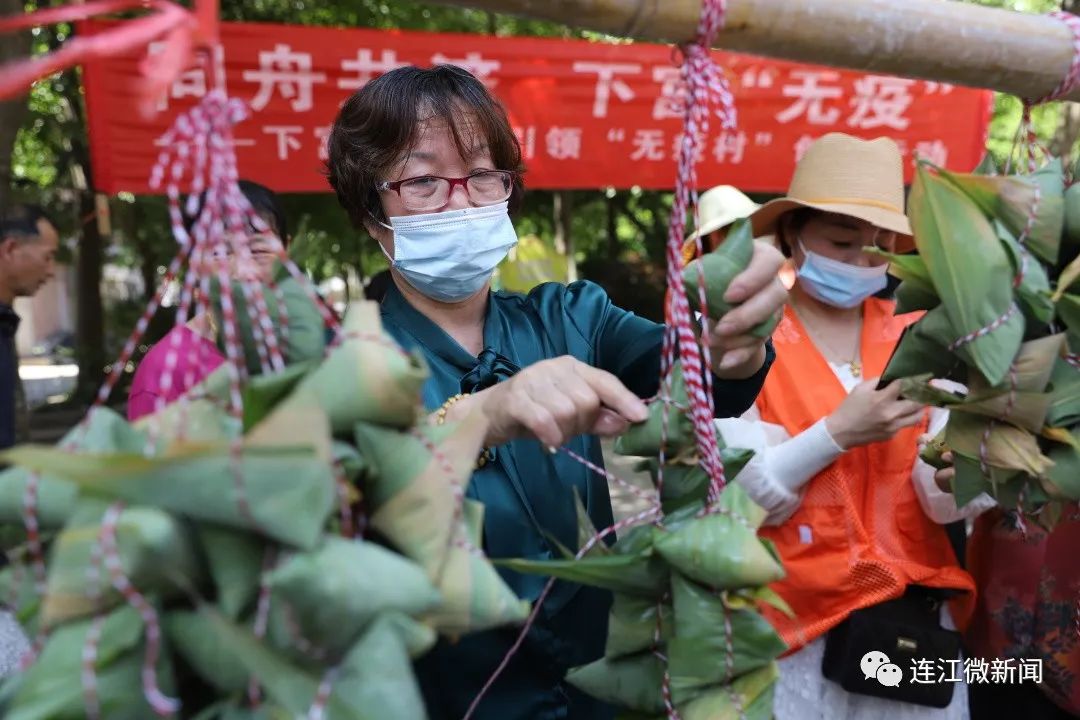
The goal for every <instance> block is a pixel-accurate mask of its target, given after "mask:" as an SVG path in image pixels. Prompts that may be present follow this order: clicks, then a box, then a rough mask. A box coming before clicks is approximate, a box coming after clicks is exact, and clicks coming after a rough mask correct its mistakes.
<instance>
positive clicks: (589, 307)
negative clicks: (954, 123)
mask: <svg viewBox="0 0 1080 720" xmlns="http://www.w3.org/2000/svg"><path fill="white" fill-rule="evenodd" d="M328 174H329V179H330V184H331V185H332V186H333V188H334V190H335V191H336V192H337V196H338V199H339V201H340V202H341V204H342V206H343V207H344V208H345V210H346V211H347V212H348V213H349V216H350V218H351V220H352V222H353V224H354V225H355V226H356V227H357V228H364V229H366V230H367V231H368V232H369V233H370V234H371V235H372V236H373V237H374V238H375V239H376V240H378V242H379V244H380V246H381V247H382V249H383V252H384V253H385V254H386V255H387V257H388V258H390V260H391V261H392V269H391V274H392V280H393V282H391V283H390V284H389V286H388V288H387V291H386V294H385V296H384V297H383V300H382V319H383V323H384V324H385V327H386V329H387V330H388V331H389V332H390V333H391V334H392V335H393V336H394V337H395V338H396V339H397V340H398V341H399V342H400V343H401V344H402V345H404V346H406V347H417V346H419V347H420V348H421V350H422V351H423V353H424V355H425V357H426V359H427V361H428V363H429V365H430V367H431V379H430V380H429V381H428V383H427V385H426V387H425V388H424V401H425V403H426V405H427V407H428V408H429V409H430V410H431V411H432V412H436V413H438V415H439V416H440V417H444V418H449V419H454V418H457V417H461V416H462V415H464V414H465V413H468V412H469V411H470V410H471V409H476V408H478V407H479V408H482V410H483V412H484V415H485V416H486V418H487V420H488V423H489V429H488V435H487V442H486V443H485V446H486V447H488V448H490V449H489V450H488V451H487V452H486V454H485V456H484V457H483V458H481V460H480V462H479V463H478V468H477V471H476V473H475V474H474V475H473V479H472V482H471V483H470V485H469V487H468V495H469V496H470V497H472V498H475V499H477V500H479V501H480V502H482V503H483V504H484V507H485V516H484V517H485V519H484V549H485V550H486V551H487V553H488V554H489V555H490V556H491V557H493V558H504V557H528V558H549V557H553V556H554V554H555V552H556V551H555V546H554V544H553V542H552V541H553V540H554V541H557V542H559V543H561V544H562V545H563V546H565V547H577V530H576V527H577V523H576V518H575V512H574V505H573V491H574V490H577V492H578V494H579V495H580V497H581V498H582V499H583V500H584V502H585V505H586V507H587V509H588V512H589V514H590V516H591V517H592V521H593V522H594V523H595V525H596V526H597V527H598V528H603V527H607V526H608V525H610V524H611V523H612V513H611V503H610V500H609V498H608V488H607V484H606V481H605V480H604V478H602V477H600V476H599V475H596V474H594V473H592V472H590V471H589V470H588V469H586V468H585V467H584V466H583V465H581V464H579V463H577V462H576V461H574V460H573V459H571V458H570V457H568V456H567V455H566V454H564V453H559V454H552V453H550V452H548V451H547V449H546V448H551V447H562V446H566V447H569V448H570V449H572V450H574V451H575V452H577V453H578V454H580V455H582V456H584V457H586V458H588V459H589V460H591V461H592V462H593V463H595V464H597V465H601V464H602V462H603V460H602V457H601V452H600V442H599V439H598V438H599V437H601V436H612V435H616V434H619V433H620V432H622V431H623V430H624V429H625V428H626V427H627V426H628V424H629V423H632V422H636V421H640V420H642V419H644V418H645V416H646V407H645V404H644V403H643V402H642V400H641V398H648V397H651V396H653V395H655V394H656V392H657V389H658V385H659V374H660V349H661V343H662V338H663V332H664V329H663V326H661V325H658V324H656V323H653V322H650V321H648V320H645V319H643V318H640V317H637V316H635V315H634V314H633V313H629V312H626V311H624V310H621V309H619V308H618V307H615V306H614V305H612V303H611V301H610V300H609V299H608V297H607V295H606V294H605V293H604V291H603V290H601V289H600V288H599V287H598V286H596V285H594V284H592V283H589V282H579V283H574V284H572V285H570V286H564V285H560V284H556V283H549V284H545V285H541V286H540V287H538V288H536V289H535V290H533V291H532V292H531V293H529V295H527V296H521V295H514V294H508V293H501V292H491V290H490V278H491V273H492V271H493V270H494V268H495V266H496V265H497V264H498V263H499V262H500V261H501V260H502V259H503V257H505V255H506V253H507V251H508V250H509V249H510V248H511V247H512V246H513V244H514V243H515V242H516V241H517V238H516V236H515V234H514V229H513V225H512V224H511V222H510V219H509V214H508V208H512V207H514V206H516V205H517V204H518V203H519V202H520V200H521V195H522V190H523V186H522V174H523V167H522V164H521V149H520V147H519V145H518V142H517V140H516V139H515V136H514V133H513V131H512V130H511V127H510V123H509V122H508V120H507V117H506V114H505V112H504V111H503V109H502V107H501V106H500V105H499V103H498V101H496V100H495V99H494V98H493V97H492V96H491V94H490V93H489V92H488V91H487V90H486V89H485V88H484V86H483V85H482V84H481V83H480V82H479V81H477V80H476V79H475V78H474V77H473V76H472V75H470V74H469V73H468V72H466V71H465V70H462V69H461V68H457V67H453V66H446V65H444V66H438V67H435V68H432V69H426V70H422V69H419V68H415V67H405V68H400V69H398V70H394V71H392V72H389V73H387V74H385V75H383V76H381V77H379V78H378V79H376V80H374V81H372V82H370V83H368V84H367V85H366V86H364V87H363V88H362V89H361V90H359V91H357V92H356V93H355V94H354V95H353V96H352V97H351V98H350V99H349V100H348V101H347V102H346V103H345V104H344V105H343V106H342V108H341V111H340V113H339V115H338V117H337V119H336V121H335V123H334V126H333V130H332V132H331V134H330V138H329V163H328ZM781 262H782V258H781V256H780V254H779V252H777V251H776V250H774V249H773V248H771V247H769V246H767V245H765V244H759V245H758V246H757V247H756V248H755V252H754V258H753V261H752V263H751V266H750V267H749V268H748V269H747V270H746V271H745V272H744V273H743V274H742V275H741V276H739V277H738V278H736V280H735V281H734V282H733V283H732V286H731V288H730V289H729V291H728V300H730V301H732V302H741V305H740V306H739V308H738V309H736V310H734V311H732V312H731V313H730V314H729V315H727V316H726V317H725V318H724V320H723V322H721V323H720V324H719V326H718V327H717V328H716V329H715V330H714V331H713V332H712V333H711V334H710V336H709V338H708V340H709V343H710V345H711V347H712V357H713V372H714V373H715V376H716V378H715V380H714V383H713V387H714V392H715V402H716V409H717V414H718V415H719V416H736V415H739V414H740V413H742V412H743V411H744V410H746V409H747V408H748V407H749V406H750V405H751V404H752V403H753V401H754V398H755V397H756V395H757V393H758V390H759V389H760V388H761V384H762V382H763V380H764V378H765V374H766V372H767V371H768V367H769V364H770V362H771V352H772V351H771V345H768V344H767V343H766V342H764V341H763V340H761V339H760V338H755V337H753V336H751V335H749V334H747V332H746V331H747V330H748V329H749V328H751V327H753V326H754V325H756V324H757V323H759V322H760V321H762V320H764V319H766V318H768V317H769V316H770V315H772V314H774V313H776V312H778V311H779V309H780V307H781V305H782V304H783V302H784V299H785V297H786V293H785V291H784V289H783V287H782V286H781V285H780V283H779V282H778V280H777V279H776V276H777V271H778V270H779V268H780V265H781ZM504 577H505V578H506V580H507V582H508V583H509V584H510V585H511V587H513V588H514V590H515V591H516V592H517V593H518V594H519V595H520V596H521V597H523V598H527V599H529V600H534V599H535V598H536V597H537V595H538V594H539V593H540V590H541V588H542V587H543V585H544V583H545V578H539V577H533V576H525V575H519V574H516V573H511V572H505V573H504ZM609 604H610V595H609V594H608V593H606V592H603V591H599V590H595V589H591V588H585V587H582V586H580V585H576V584H572V583H559V584H558V585H556V587H555V589H554V590H553V592H552V593H551V595H549V597H548V599H547V601H546V602H545V603H544V606H543V611H542V613H541V615H540V617H539V619H538V622H537V623H536V625H535V627H534V629H533V630H532V631H531V632H530V634H529V637H528V638H527V640H526V642H525V643H524V645H523V646H522V648H521V649H520V651H519V652H518V653H517V654H516V655H515V657H514V659H513V661H512V662H511V663H510V665H509V666H508V667H507V669H506V671H505V672H503V674H502V675H501V676H500V678H499V680H498V682H497V683H496V684H495V685H494V687H493V688H492V689H491V691H490V692H489V693H488V694H487V695H486V696H485V699H484V701H483V702H482V704H481V705H480V707H479V710H478V712H477V713H476V715H475V717H477V718H484V719H487V718H490V719H492V720H495V719H497V720H516V719H518V718H520V719H521V720H526V719H528V720H538V719H544V718H588V719H590V720H592V719H593V718H606V717H610V716H611V711H610V709H609V708H607V707H606V706H605V705H603V704H602V703H599V702H597V701H594V700H592V699H590V698H587V697H585V696H583V695H582V694H581V693H578V692H577V691H575V690H574V689H573V688H572V687H570V686H568V685H567V684H565V683H564V682H563V676H564V675H565V672H566V670H567V669H568V668H570V667H573V666H575V665H579V664H582V663H587V662H589V661H591V660H594V659H596V658H597V657H599V656H600V655H601V654H602V653H603V647H604V640H605V636H606V627H607V612H608V607H609ZM517 634H518V629H517V628H505V629H500V630H495V631H490V632H484V633H477V634H474V635H470V636H467V637H465V638H463V639H461V640H459V641H457V642H450V641H443V642H441V643H440V644H439V645H438V646H437V647H436V648H435V649H434V650H433V651H432V652H431V653H429V654H428V655H426V656H425V657H424V658H423V659H422V660H421V661H420V662H419V663H418V668H417V672H418V675H419V677H420V682H421V685H422V687H423V691H424V695H425V700H426V702H427V705H428V712H429V714H430V716H431V717H432V718H435V719H441V718H447V719H449V720H457V719H458V718H460V717H461V716H462V715H463V714H464V713H465V711H466V709H467V708H468V706H469V704H470V703H471V702H472V700H473V699H474V698H475V697H476V695H477V693H478V692H479V690H480V688H481V687H482V686H483V684H484V683H485V681H486V680H487V679H488V678H489V677H490V676H491V674H492V673H493V671H494V670H495V668H496V667H497V666H498V665H499V663H500V661H501V660H502V658H503V657H504V655H505V654H506V652H507V651H508V650H509V648H510V646H511V645H512V644H513V642H514V640H515V639H516V636H517Z"/></svg>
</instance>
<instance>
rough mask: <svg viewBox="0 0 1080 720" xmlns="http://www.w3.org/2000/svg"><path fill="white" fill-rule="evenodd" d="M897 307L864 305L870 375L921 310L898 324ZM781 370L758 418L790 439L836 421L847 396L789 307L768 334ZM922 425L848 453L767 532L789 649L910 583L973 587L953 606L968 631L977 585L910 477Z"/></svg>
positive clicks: (777, 623)
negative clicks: (777, 566) (774, 552)
mask: <svg viewBox="0 0 1080 720" xmlns="http://www.w3.org/2000/svg"><path fill="white" fill-rule="evenodd" d="M894 308H895V304H894V303H892V302H888V301H884V300H878V299H875V298H871V299H869V300H867V301H866V302H865V303H864V304H863V330H862V340H861V348H862V361H863V367H864V370H865V377H867V378H874V377H878V376H880V375H881V373H882V372H883V371H884V370H885V365H886V364H887V363H888V360H889V357H890V355H891V354H892V350H893V348H894V347H895V345H896V342H897V340H898V339H899V337H900V334H901V333H902V332H903V330H904V328H905V327H907V326H908V325H910V324H911V323H913V322H915V321H916V320H918V318H919V315H918V314H916V313H912V314H907V315H901V316H894V315H893V311H894ZM773 343H774V345H775V348H776V362H775V363H774V364H773V366H772V369H771V370H770V371H769V375H768V377H767V379H766V380H765V387H764V388H763V389H762V392H761V394H760V395H759V396H758V399H757V408H758V410H759V411H760V413H761V419H762V420H763V421H765V422H768V423H774V424H776V425H781V426H783V428H784V429H785V430H787V432H788V433H789V434H790V435H791V436H792V437H794V436H795V435H797V434H798V433H801V432H803V431H804V430H806V429H807V428H809V427H810V426H811V425H813V424H814V423H816V422H817V421H818V420H820V419H821V418H823V417H826V416H828V415H830V414H831V413H832V412H833V411H834V410H836V408H837V407H839V405H840V403H841V402H843V400H844V398H845V397H847V393H846V392H845V390H844V387H843V386H842V385H841V384H840V381H839V380H838V379H837V377H836V375H835V373H834V372H833V370H832V368H831V367H829V364H828V362H827V361H826V360H825V358H824V357H823V356H822V355H821V353H820V352H818V350H817V348H816V347H815V346H814V343H813V342H812V341H811V340H810V338H809V336H808V335H807V333H806V331H805V330H804V329H803V326H802V324H801V323H800V322H799V319H798V317H796V315H795V313H794V311H793V310H792V309H791V308H790V307H787V308H785V310H784V318H783V320H782V321H781V323H780V325H779V326H778V327H777V329H776V332H775V333H774V335H773ZM926 427H927V418H926V417H925V416H924V418H923V420H922V422H920V423H919V424H918V425H916V426H915V427H910V428H906V429H904V430H902V431H900V432H898V433H897V434H896V435H895V436H894V437H893V438H892V439H891V440H889V441H887V442H879V443H873V444H871V445H864V446H861V447H856V448H852V449H851V450H848V451H846V452H845V453H844V454H843V455H841V456H840V457H839V458H837V460H836V461H835V462H833V463H832V464H831V465H829V466H828V467H827V468H825V469H824V470H822V471H821V472H820V473H818V474H817V475H816V476H814V477H813V478H811V480H810V482H809V483H808V484H807V485H806V495H805V497H804V498H803V500H802V503H801V505H800V506H799V509H798V510H797V511H796V512H795V514H794V515H792V516H791V517H790V518H789V519H788V520H787V521H786V522H784V523H783V524H782V525H779V526H775V527H764V528H762V530H761V536H762V537H766V538H769V539H770V540H772V541H773V542H774V543H776V547H777V549H778V551H779V553H780V557H781V559H782V560H783V563H784V569H785V570H786V571H787V576H786V577H785V578H784V579H783V580H781V581H779V582H777V583H774V584H773V585H772V589H773V590H775V591H776V592H777V593H778V594H779V595H780V596H781V597H782V598H784V600H786V601H787V602H788V604H789V605H791V608H792V609H793V610H794V611H795V617H794V618H788V617H787V616H786V615H784V614H782V613H779V612H777V611H775V610H773V609H771V608H767V609H766V611H765V612H766V617H768V619H769V621H770V622H771V623H772V624H773V626H774V627H775V628H776V629H777V632H779V633H780V636H781V637H782V638H783V639H784V641H785V642H786V643H787V644H788V646H789V648H790V649H789V652H794V651H795V650H798V649H799V648H802V647H803V646H805V645H806V644H808V643H810V642H811V641H812V640H814V639H815V638H817V637H819V636H821V635H824V634H825V633H826V632H828V631H829V630H830V629H831V628H833V627H835V626H836V625H838V624H839V623H840V622H841V621H843V620H844V619H845V618H846V617H847V616H848V614H849V613H851V611H853V610H856V609H859V608H863V607H867V606H870V605H875V604H877V603H881V602H884V601H886V600H891V599H894V598H898V597H900V596H901V595H902V594H903V592H904V588H905V587H906V586H907V585H909V584H919V585H925V586H929V587H935V588H953V589H957V590H965V591H967V592H966V593H964V594H963V595H961V596H959V597H958V598H956V599H954V600H953V601H951V602H950V609H951V611H952V616H953V619H954V620H955V622H956V623H957V625H958V626H959V627H960V628H961V629H962V628H964V627H965V626H966V625H967V622H968V620H969V619H970V617H971V612H972V608H973V606H974V600H975V595H974V591H975V584H974V582H973V581H972V579H971V576H970V575H968V573H966V572H964V571H963V570H962V569H960V567H959V566H958V564H957V561H956V555H955V553H954V552H953V549H952V546H951V545H950V544H949V540H948V537H947V535H946V534H945V530H944V528H943V527H941V526H940V525H937V524H936V523H934V522H933V521H932V520H930V518H929V517H927V516H926V513H925V512H923V509H922V506H921V505H920V504H919V498H918V496H917V495H916V494H915V488H914V486H913V484H912V479H911V470H912V467H913V466H914V463H915V458H916V455H917V453H918V447H917V440H918V437H919V435H920V434H922V433H924V432H926Z"/></svg>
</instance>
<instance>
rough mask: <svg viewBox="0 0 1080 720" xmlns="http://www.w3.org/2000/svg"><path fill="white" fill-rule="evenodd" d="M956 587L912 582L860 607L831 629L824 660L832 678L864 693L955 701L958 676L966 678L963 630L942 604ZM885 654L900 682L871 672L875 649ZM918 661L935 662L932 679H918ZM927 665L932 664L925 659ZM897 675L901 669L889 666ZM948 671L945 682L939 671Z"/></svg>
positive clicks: (937, 703)
mask: <svg viewBox="0 0 1080 720" xmlns="http://www.w3.org/2000/svg"><path fill="white" fill-rule="evenodd" d="M953 594H956V593H955V592H954V591H949V590H938V589H936V588H927V587H922V586H919V585H909V586H908V588H907V590H906V592H905V593H904V595H903V596H901V597H899V598H897V599H895V600H889V601H886V602H883V603H880V604H878V605H872V606H871V607H867V608H862V609H861V610H856V611H854V612H852V613H851V615H849V616H848V618H847V619H846V620H844V622H842V623H840V624H839V625H837V626H836V627H835V628H833V629H832V630H830V631H829V633H828V635H827V637H826V639H825V657H824V658H823V660H822V663H821V670H822V673H823V674H824V675H825V677H826V678H828V679H829V680H832V681H834V682H837V683H839V684H840V686H841V687H842V688H844V689H845V690H847V691H848V692H851V693H857V694H859V695H872V696H874V697H880V698H885V699H888V700H896V701H899V702H906V703H912V704H915V705H926V706H928V707H935V708H944V707H947V706H948V705H949V703H950V702H952V697H953V690H954V689H955V688H954V686H955V685H956V680H954V681H949V678H950V676H952V675H956V676H957V677H958V678H962V677H963V673H962V672H961V671H958V670H959V669H958V668H957V665H956V664H955V663H954V664H953V665H952V666H951V667H950V665H949V663H947V662H946V661H947V660H959V659H960V633H958V632H956V631H954V630H946V629H945V628H943V627H941V622H940V618H941V604H942V602H944V601H945V600H946V599H948V598H949V597H950V596H951V595H953ZM874 651H876V652H879V653H884V654H885V655H886V656H887V657H888V659H889V662H891V663H892V664H893V665H897V666H899V668H900V673H901V675H900V682H899V684H896V685H893V684H892V683H891V682H890V683H889V684H883V683H882V682H881V681H880V680H879V679H878V677H877V676H871V677H866V673H864V672H863V668H862V659H863V657H865V656H866V654H867V653H870V652H874ZM916 661H929V663H930V664H931V667H932V668H933V670H932V672H929V673H928V674H929V677H925V676H924V677H920V679H922V680H928V679H929V680H931V681H932V682H912V680H913V678H914V677H915V675H914V670H913V668H914V667H915V663H916ZM922 666H923V667H926V663H925V662H924V663H923V664H922ZM888 673H891V674H892V676H893V677H896V671H895V670H889V671H888ZM942 674H944V678H943V679H942V681H941V682H938V679H939V676H941V675H942Z"/></svg>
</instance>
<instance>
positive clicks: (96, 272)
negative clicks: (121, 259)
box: [75, 188, 105, 398]
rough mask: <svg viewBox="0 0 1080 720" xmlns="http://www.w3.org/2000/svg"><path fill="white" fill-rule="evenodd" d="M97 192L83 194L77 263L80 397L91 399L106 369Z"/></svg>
mask: <svg viewBox="0 0 1080 720" xmlns="http://www.w3.org/2000/svg"><path fill="white" fill-rule="evenodd" d="M95 210H96V206H95V202H94V192H93V191H92V190H90V189H89V188H87V189H83V190H81V191H80V192H79V222H80V225H81V228H80V230H81V233H80V235H79V248H78V253H77V258H76V261H75V279H76V281H75V285H76V288H75V297H76V302H77V305H76V308H77V310H76V312H77V319H76V323H75V345H76V347H77V348H78V356H79V395H80V396H82V397H84V398H87V397H90V396H91V395H92V394H93V392H94V391H95V390H96V389H97V387H98V386H99V385H100V384H101V381H102V379H103V376H104V368H105V347H104V345H105V313H104V309H103V306H102V302H101V267H102V264H103V263H104V260H105V242H104V238H102V236H101V232H100V231H99V228H98V223H97V217H96V215H95Z"/></svg>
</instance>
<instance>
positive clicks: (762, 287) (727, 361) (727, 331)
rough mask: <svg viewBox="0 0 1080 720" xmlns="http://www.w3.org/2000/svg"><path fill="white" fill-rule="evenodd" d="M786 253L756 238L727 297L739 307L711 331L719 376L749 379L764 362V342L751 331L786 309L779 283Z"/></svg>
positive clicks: (713, 360)
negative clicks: (748, 260) (748, 263)
mask: <svg viewBox="0 0 1080 720" xmlns="http://www.w3.org/2000/svg"><path fill="white" fill-rule="evenodd" d="M783 264H784V256H783V255H782V254H781V253H780V251H779V250H777V249H776V248H775V247H773V246H772V245H771V244H770V243H768V242H765V241H764V240H755V241H754V254H753V256H752V257H751V259H750V265H749V266H747V268H746V269H745V270H743V271H742V272H741V273H739V274H738V275H736V276H735V279H734V280H732V281H731V285H730V286H728V289H727V292H726V293H724V300H726V301H727V302H729V303H738V307H736V308H735V309H733V310H732V311H731V312H729V313H727V314H726V315H724V317H723V318H721V320H720V322H719V323H717V325H716V326H715V327H713V328H711V330H710V332H709V337H708V338H707V340H708V343H709V347H710V348H711V349H712V367H713V372H714V373H715V374H716V376H717V377H720V378H725V379H733V380H737V379H742V378H748V377H750V376H751V375H753V374H754V373H756V372H757V371H758V370H760V369H761V366H762V364H763V363H764V362H765V342H766V340H768V338H759V337H755V336H753V335H751V334H750V330H751V329H752V328H754V327H755V326H756V325H758V324H760V323H762V322H764V321H765V320H768V319H769V318H770V317H773V316H774V315H776V314H777V313H780V312H783V307H784V303H785V302H786V301H787V295H788V293H787V289H786V288H785V287H784V285H783V283H781V282H780V268H781V267H782V266H783Z"/></svg>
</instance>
